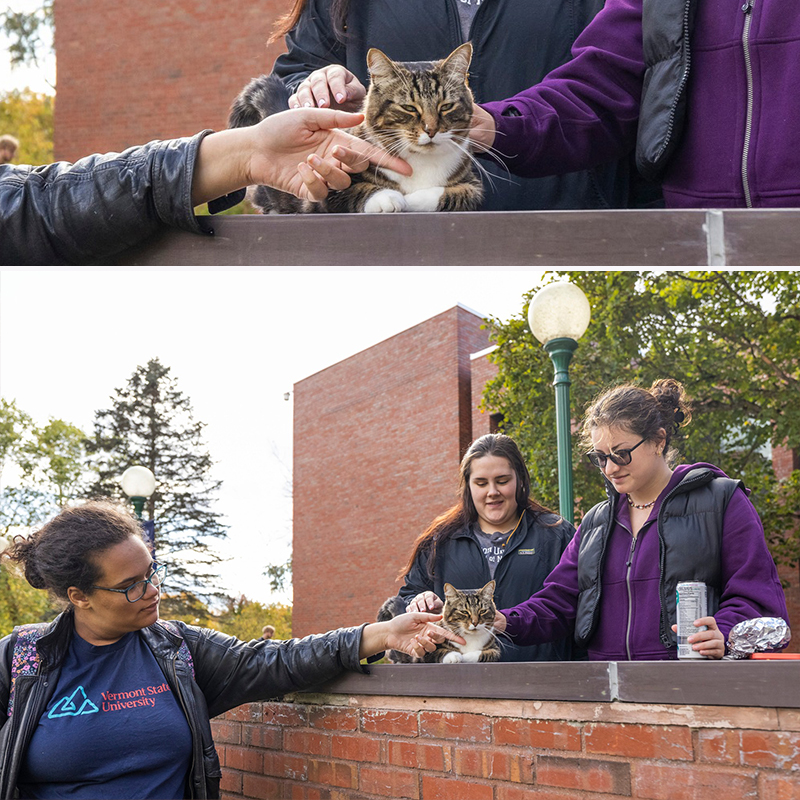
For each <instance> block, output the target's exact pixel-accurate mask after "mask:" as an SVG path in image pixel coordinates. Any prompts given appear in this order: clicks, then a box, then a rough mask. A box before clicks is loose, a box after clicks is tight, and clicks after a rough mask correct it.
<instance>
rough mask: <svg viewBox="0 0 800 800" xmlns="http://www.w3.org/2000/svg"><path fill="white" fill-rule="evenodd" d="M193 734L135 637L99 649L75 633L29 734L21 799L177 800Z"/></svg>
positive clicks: (20, 784)
mask: <svg viewBox="0 0 800 800" xmlns="http://www.w3.org/2000/svg"><path fill="white" fill-rule="evenodd" d="M191 757H192V735H191V731H190V730H189V724H188V722H187V721H186V717H185V716H184V715H183V712H182V711H181V708H180V705H179V703H178V701H177V699H176V698H175V697H174V695H173V694H172V691H171V690H170V688H169V685H168V684H167V681H166V679H165V678H164V673H163V672H162V671H161V669H160V668H159V666H158V663H157V662H156V659H155V656H153V653H152V652H151V650H150V648H149V647H148V646H147V644H146V643H145V641H144V639H143V638H142V637H141V636H140V635H139V634H138V633H135V632H134V633H128V634H126V635H125V636H123V637H122V639H120V640H119V641H118V642H114V644H109V645H105V646H102V647H98V646H95V645H91V644H89V643H88V642H86V641H84V640H83V639H81V638H80V636H78V634H77V633H76V634H74V635H73V637H72V643H71V644H70V648H69V653H68V654H67V657H66V659H65V660H64V664H63V666H62V668H61V674H60V676H59V678H58V684H57V686H56V690H55V694H54V695H53V698H52V700H51V701H50V704H49V705H48V707H47V709H46V711H45V712H44V714H42V716H41V718H40V720H39V725H38V726H37V728H36V730H35V731H34V734H33V739H32V740H31V744H30V747H29V748H28V752H27V755H26V757H25V760H24V762H23V764H22V770H21V772H20V776H19V780H18V782H17V785H18V787H19V791H20V797H35V798H59V797H69V798H81V800H84V799H86V800H88V799H89V798H106V800H108V798H163V799H164V800H169V799H170V798H181V797H183V796H184V795H185V791H186V777H187V774H188V772H189V767H190V764H191Z"/></svg>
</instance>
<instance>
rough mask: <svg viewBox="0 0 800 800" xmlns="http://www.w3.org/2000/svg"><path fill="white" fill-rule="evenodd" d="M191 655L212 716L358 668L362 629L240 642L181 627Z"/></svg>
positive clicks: (198, 683)
mask: <svg viewBox="0 0 800 800" xmlns="http://www.w3.org/2000/svg"><path fill="white" fill-rule="evenodd" d="M175 624H176V625H178V626H180V628H181V632H182V635H183V636H184V638H185V640H186V643H187V644H188V645H189V649H190V650H191V652H192V657H193V659H194V666H195V680H196V682H197V685H198V686H199V687H200V689H201V691H202V692H203V695H204V696H205V698H206V702H207V704H208V713H209V715H210V716H212V717H215V716H217V715H218V714H222V713H224V712H225V711H227V710H229V709H231V708H234V707H236V706H239V705H241V704H242V703H253V702H257V701H260V700H267V699H269V698H273V697H280V696H281V695H284V694H286V693H287V692H294V691H298V690H301V689H309V688H311V687H312V686H316V685H317V684H320V683H323V682H325V681H327V680H330V679H331V678H334V677H335V676H336V675H338V674H339V673H340V672H341V671H342V670H344V669H351V670H355V671H360V672H366V671H367V670H366V669H365V668H364V667H362V666H361V665H360V664H359V656H358V653H359V647H360V645H361V632H362V630H363V628H364V626H363V625H362V626H360V627H356V628H340V629H339V630H335V631H330V632H328V633H322V634H315V635H313V636H306V637H305V638H304V639H290V640H287V641H279V642H273V641H267V640H264V639H253V640H252V641H250V642H243V641H241V640H239V639H237V638H236V637H234V636H228V635H227V634H224V633H220V632H219V631H214V630H209V629H208V628H195V627H193V626H190V625H185V624H184V623H181V622H175Z"/></svg>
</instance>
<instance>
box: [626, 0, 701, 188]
mask: <svg viewBox="0 0 800 800" xmlns="http://www.w3.org/2000/svg"><path fill="white" fill-rule="evenodd" d="M696 10H697V0H642V38H643V45H644V63H645V66H646V70H645V73H644V84H643V86H642V100H641V106H640V111H639V130H638V132H637V135H636V166H637V168H638V170H639V172H641V174H642V175H643V176H644V177H645V178H647V179H648V180H652V181H657V180H659V179H660V178H661V176H662V174H663V172H664V169H665V167H666V165H667V162H668V161H669V159H670V158H671V156H672V154H673V153H674V152H675V148H676V147H677V145H678V143H679V141H680V135H681V131H682V129H683V119H684V115H685V113H686V86H687V84H688V82H689V68H690V65H691V49H690V44H691V43H690V39H691V35H692V27H693V25H694V17H695V12H696Z"/></svg>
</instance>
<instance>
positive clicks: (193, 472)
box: [86, 358, 227, 613]
mask: <svg viewBox="0 0 800 800" xmlns="http://www.w3.org/2000/svg"><path fill="white" fill-rule="evenodd" d="M204 427H205V424H204V423H202V422H199V421H197V420H195V419H194V416H193V413H192V406H191V402H190V400H189V398H188V397H186V396H185V395H184V394H183V393H182V392H181V391H180V390H179V389H178V386H177V381H176V380H175V379H174V378H173V377H171V375H170V370H169V367H165V366H164V365H163V364H162V363H161V362H160V361H159V360H158V359H157V358H154V359H151V360H150V361H148V362H147V364H146V365H145V366H140V367H137V368H136V371H135V372H134V373H133V375H132V376H131V378H130V379H129V380H128V383H127V384H126V385H125V386H124V387H123V388H121V389H117V390H115V393H114V396H113V397H112V404H111V407H110V408H108V409H104V410H101V411H97V412H96V414H95V420H94V434H93V436H92V438H91V439H89V440H87V443H86V447H87V451H88V454H89V457H88V460H89V465H90V468H91V470H92V472H93V476H94V479H93V481H92V483H91V485H90V486H89V487H88V488H87V490H86V494H87V495H88V496H90V497H112V498H122V490H121V488H120V486H119V479H120V476H121V475H122V473H123V472H124V471H125V470H126V469H127V468H128V467H130V466H133V465H135V464H141V465H142V466H145V467H148V468H149V469H150V470H152V472H153V474H154V475H155V477H156V490H155V493H154V494H153V496H152V497H150V498H149V499H148V501H147V505H146V509H147V512H148V516H149V517H150V518H151V519H154V520H155V529H156V530H155V536H156V539H155V542H156V554H157V557H158V558H159V559H160V560H163V561H165V562H167V563H169V565H170V574H169V577H168V583H167V586H166V588H167V590H168V591H169V592H170V593H172V592H175V593H176V594H175V595H174V596H173V602H172V606H170V604H169V603H166V606H167V607H169V608H171V611H172V613H176V612H179V611H185V612H186V613H192V609H193V605H192V602H189V601H188V600H186V597H188V596H192V597H194V596H196V597H198V598H200V599H202V600H204V601H207V600H208V599H209V598H212V597H219V596H220V595H219V592H218V591H217V590H216V587H215V582H216V580H217V579H218V575H217V574H216V572H215V571H214V570H213V566H214V565H215V564H216V563H218V562H219V561H220V556H219V555H218V554H217V553H216V552H215V551H214V550H213V547H212V543H213V542H214V541H215V540H216V539H219V538H221V537H224V536H225V535H226V528H227V526H226V525H224V524H223V523H222V521H221V518H220V515H219V514H217V513H216V512H215V511H214V510H213V504H214V500H215V499H216V495H217V492H218V490H219V487H220V486H221V482H220V481H217V480H215V479H214V478H213V477H212V475H211V471H212V466H213V461H212V459H211V455H210V454H209V452H208V449H207V448H206V445H205V443H204V440H203V428H204ZM182 592H188V593H189V595H187V596H183V595H181V593H182ZM182 598H183V599H182Z"/></svg>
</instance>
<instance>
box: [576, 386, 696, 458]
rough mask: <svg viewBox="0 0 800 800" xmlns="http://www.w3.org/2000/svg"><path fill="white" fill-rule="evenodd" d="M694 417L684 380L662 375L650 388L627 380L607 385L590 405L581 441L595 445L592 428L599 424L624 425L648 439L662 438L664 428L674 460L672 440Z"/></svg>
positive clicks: (666, 449) (667, 455)
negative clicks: (626, 381) (615, 384)
mask: <svg viewBox="0 0 800 800" xmlns="http://www.w3.org/2000/svg"><path fill="white" fill-rule="evenodd" d="M691 418H692V410H691V407H690V401H689V398H688V397H687V396H686V391H685V390H684V388H683V384H681V383H680V381H676V380H675V379H674V378H660V379H659V380H657V381H654V382H653V385H652V386H651V387H650V388H649V389H644V388H642V387H641V386H636V385H635V384H632V383H625V384H622V385H620V386H614V387H613V388H611V389H606V390H605V391H603V392H602V393H601V394H600V395H598V397H596V398H595V399H594V400H592V402H591V403H590V404H589V405H588V406H587V408H586V414H585V416H584V418H583V430H582V432H581V444H582V445H583V446H584V447H586V448H588V449H591V448H592V431H595V430H597V428H612V427H617V428H624V429H625V430H628V431H630V432H631V433H633V434H636V436H638V437H639V438H640V439H646V440H648V441H657V440H660V439H661V434H660V431H661V430H663V431H664V434H665V436H664V454H665V458H666V459H667V463H669V464H671V463H672V462H673V461H674V460H675V457H676V456H677V451H676V450H675V449H674V448H671V447H670V442H671V441H672V438H673V436H674V435H675V434H676V433H677V432H678V429H679V428H681V427H682V426H684V425H688V424H689V422H690V420H691Z"/></svg>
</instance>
